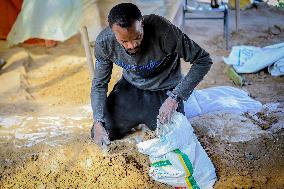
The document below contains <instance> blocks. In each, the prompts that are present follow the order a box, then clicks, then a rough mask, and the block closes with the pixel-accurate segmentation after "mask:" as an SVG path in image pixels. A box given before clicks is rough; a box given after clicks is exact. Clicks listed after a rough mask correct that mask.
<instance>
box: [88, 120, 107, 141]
mask: <svg viewBox="0 0 284 189" xmlns="http://www.w3.org/2000/svg"><path fill="white" fill-rule="evenodd" d="M91 137H92V139H93V140H94V142H95V143H96V144H97V145H99V146H104V145H109V144H110V140H109V138H108V134H107V132H106V130H105V128H104V127H103V124H102V123H101V122H97V121H95V122H94V124H93V127H92V129H91Z"/></svg>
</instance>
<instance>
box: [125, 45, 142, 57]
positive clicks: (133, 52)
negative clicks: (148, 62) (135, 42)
mask: <svg viewBox="0 0 284 189" xmlns="http://www.w3.org/2000/svg"><path fill="white" fill-rule="evenodd" d="M139 50H140V46H139V47H136V48H135V49H125V51H126V52H127V53H128V54H130V55H134V54H136V53H137V52H139Z"/></svg>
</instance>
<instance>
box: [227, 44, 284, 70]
mask: <svg viewBox="0 0 284 189" xmlns="http://www.w3.org/2000/svg"><path fill="white" fill-rule="evenodd" d="M223 59H224V62H225V63H226V64H229V65H233V67H234V69H235V70H236V72H238V73H255V72H257V71H260V70H262V69H264V68H266V67H268V66H271V65H273V64H274V63H275V62H277V61H279V60H280V59H282V60H281V62H283V61H284V43H279V44H276V45H271V46H267V47H263V48H260V47H254V46H235V47H233V48H232V51H231V53H230V55H229V57H227V58H225V57H224V58H223ZM280 66H281V68H279V67H280ZM274 69H275V71H271V75H273V76H279V75H284V71H283V70H284V65H283V63H282V64H278V65H277V68H274ZM270 70H271V69H270ZM277 70H278V71H277Z"/></svg>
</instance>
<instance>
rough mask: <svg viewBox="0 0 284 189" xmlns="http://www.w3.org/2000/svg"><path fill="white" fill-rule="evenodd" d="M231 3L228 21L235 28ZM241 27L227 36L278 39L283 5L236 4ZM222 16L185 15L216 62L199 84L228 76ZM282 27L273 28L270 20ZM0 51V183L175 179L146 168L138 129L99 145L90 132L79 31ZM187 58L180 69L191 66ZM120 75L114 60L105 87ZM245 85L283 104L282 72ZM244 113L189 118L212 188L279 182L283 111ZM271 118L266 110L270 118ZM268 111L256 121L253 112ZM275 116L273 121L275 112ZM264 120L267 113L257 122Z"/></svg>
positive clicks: (91, 184)
mask: <svg viewBox="0 0 284 189" xmlns="http://www.w3.org/2000/svg"><path fill="white" fill-rule="evenodd" d="M233 16H234V14H233V11H231V13H230V20H231V22H230V28H231V31H232V29H233V28H234V25H233V24H234V22H233V20H234V19H233ZM241 18H242V20H241V30H240V31H239V32H238V33H236V32H231V35H230V46H232V45H237V44H247V45H256V46H265V45H270V44H274V43H279V42H283V41H284V23H283V20H284V13H283V11H280V10H277V9H275V8H273V7H259V8H258V9H252V10H246V11H242V12H241ZM220 25H221V24H220V23H219V22H218V21H216V22H213V21H202V22H201V21H189V23H186V25H185V28H184V31H185V32H186V33H187V34H189V36H190V37H191V38H192V39H194V40H195V41H196V42H198V43H199V44H200V45H201V46H202V47H204V48H205V49H206V50H207V51H208V52H210V54H211V56H212V58H213V61H214V64H213V66H212V69H211V71H210V72H209V74H208V75H207V76H206V77H205V79H204V81H202V82H201V83H200V85H199V86H198V88H206V87H211V86H219V85H231V86H233V84H232V82H231V81H230V80H229V79H228V78H227V77H226V75H225V74H224V67H225V65H224V63H223V61H222V56H226V55H228V54H229V51H226V50H224V48H223V40H222V29H221V27H220ZM274 25H277V26H279V27H280V28H281V30H282V32H281V33H279V34H277V35H274V34H271V32H269V28H270V27H273V26H274ZM0 46H1V48H0V49H1V50H0V55H1V57H2V58H4V59H6V60H7V62H8V64H7V65H6V66H5V67H4V68H3V70H1V74H0V81H1V84H2V86H1V88H0V137H1V141H0V142H1V146H0V151H1V154H0V186H1V187H2V186H3V187H4V188H24V187H26V188H36V187H37V188H56V187H60V188H61V187H62V188H76V187H78V188H109V187H111V188H171V187H169V186H166V185H163V184H160V183H157V182H155V181H153V180H151V178H149V176H148V173H147V171H148V167H149V161H148V158H147V157H146V156H144V155H142V154H140V153H138V151H137V149H136V147H135V143H136V142H137V138H139V137H140V138H142V139H143V138H152V137H153V133H151V132H146V134H145V135H144V133H145V132H136V133H132V135H131V136H134V137H132V138H131V137H127V138H126V139H125V140H122V141H117V142H115V143H112V145H111V146H110V148H109V151H108V152H107V153H106V154H105V153H104V152H103V151H101V150H100V149H99V148H98V147H97V146H96V145H95V144H94V143H93V142H92V141H91V140H90V138H89V130H90V127H91V124H92V112H91V108H90V104H89V103H90V98H89V95H90V85H91V81H90V79H89V73H88V69H87V66H86V59H85V55H84V50H83V47H82V45H81V44H80V37H79V36H75V37H73V38H72V39H70V40H68V41H66V42H64V43H59V45H58V46H56V47H54V48H42V47H14V48H12V49H9V50H7V49H5V47H4V46H5V43H4V42H0ZM189 67H190V66H189V64H186V63H184V64H183V71H184V72H186V71H187V70H188V69H189ZM120 76H121V69H120V68H118V67H115V68H114V70H113V74H112V80H111V82H110V85H109V90H111V88H112V87H113V85H114V84H115V83H116V81H117V80H118V79H119V78H120ZM243 76H244V78H245V80H246V85H245V86H243V87H242V89H243V90H246V91H248V92H249V93H250V95H251V96H252V97H253V98H255V99H256V100H259V101H261V102H262V103H276V102H278V103H279V104H280V106H282V107H283V104H284V78H283V77H272V76H270V75H269V74H268V73H267V72H266V70H264V71H261V72H260V73H256V74H245V75H243ZM277 111H278V110H277V109H275V110H273V111H271V112H268V113H266V112H265V111H264V112H262V113H259V116H258V118H263V119H256V117H255V115H250V116H242V115H235V114H222V113H219V114H208V115H204V116H199V117H196V118H193V119H191V120H190V122H191V123H192V126H193V127H194V129H195V131H196V134H197V136H198V138H199V140H200V142H201V143H202V145H203V147H204V148H205V150H206V151H207V153H208V155H209V157H210V158H211V159H212V161H213V164H214V166H215V167H216V171H217V175H218V181H217V183H216V185H215V188H283V186H284V162H283V154H284V148H283V144H284V137H283V120H284V116H283V112H281V111H278V112H277ZM269 118H271V119H269ZM261 120H262V121H267V122H265V123H267V124H268V126H269V127H265V128H261V125H260V124H258V122H257V121H261ZM276 120H277V121H276ZM260 123H263V122H260Z"/></svg>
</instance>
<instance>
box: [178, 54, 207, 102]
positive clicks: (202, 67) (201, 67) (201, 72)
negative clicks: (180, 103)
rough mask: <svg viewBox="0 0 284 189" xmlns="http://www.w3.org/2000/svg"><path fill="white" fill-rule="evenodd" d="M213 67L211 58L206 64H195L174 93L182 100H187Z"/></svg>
mask: <svg viewBox="0 0 284 189" xmlns="http://www.w3.org/2000/svg"><path fill="white" fill-rule="evenodd" d="M211 65H212V61H211V59H210V58H208V60H207V61H206V62H203V63H196V64H193V65H192V66H191V68H190V70H189V72H188V73H187V74H186V76H185V77H184V78H183V79H182V80H181V82H180V83H179V84H178V85H177V86H176V87H175V89H174V90H173V93H174V94H176V95H178V96H179V97H180V98H181V99H182V100H187V99H188V98H189V96H190V95H191V93H192V92H193V89H194V88H195V87H196V86H197V85H198V84H199V83H200V81H202V79H203V77H204V76H205V75H206V74H207V73H208V71H209V70H210V68H211Z"/></svg>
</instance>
